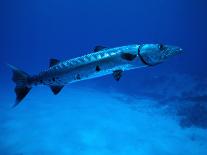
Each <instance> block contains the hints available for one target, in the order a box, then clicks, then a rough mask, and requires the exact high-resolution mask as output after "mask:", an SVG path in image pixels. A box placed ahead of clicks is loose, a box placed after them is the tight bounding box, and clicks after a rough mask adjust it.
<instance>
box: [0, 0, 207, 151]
mask: <svg viewBox="0 0 207 155" xmlns="http://www.w3.org/2000/svg"><path fill="white" fill-rule="evenodd" d="M206 5H207V3H206V2H205V1H204V0H188V1H187V0H182V1H181V0H173V1H170V0H156V1H154V0H139V1H138V0H127V1H124V0H119V1H118V0H117V1H116V0H113V1H112V0H104V1H95V0H85V1H80V0H73V1H71V0H61V1H55V0H44V1H42V0H35V1H27V0H20V1H16V0H1V1H0V21H1V22H0V51H1V52H0V54H1V56H0V75H1V76H0V86H1V87H0V94H1V95H0V155H37V154H38V155H70V154H71V155H76V154H77V155H78V154H80V155H91V154H97V155H102V154H103V155H114V154H120V155H128V154H130V155H134V154H135V155H137V154H139V155H151V154H155V155H168V154H169V155H186V154H188V155H205V154H207V132H206V131H207V72H206V67H207V61H206V58H207V54H206V51H207V46H206V42H207V39H206V36H207V29H206V27H207V18H206V15H207V10H206ZM142 43H164V44H172V45H177V46H180V47H181V48H183V49H184V51H185V53H184V54H182V55H180V56H177V57H174V58H171V59H169V60H168V61H166V62H164V63H162V64H160V65H157V66H155V67H149V68H142V69H138V70H133V71H128V72H124V75H123V77H122V79H121V80H120V81H119V82H116V81H115V80H114V79H113V77H112V76H106V77H102V78H98V79H94V80H88V81H83V82H79V83H75V84H71V85H69V86H67V87H65V88H64V89H63V90H62V91H61V93H60V94H59V95H58V96H54V95H53V94H52V92H51V91H50V89H49V88H47V87H45V86H41V87H36V88H33V89H32V91H31V92H30V93H29V95H28V96H27V97H26V98H25V99H24V101H23V102H22V103H21V105H20V106H18V107H16V108H15V109H11V106H12V105H13V104H14V101H15V93H14V91H13V89H14V84H13V82H12V80H11V76H12V75H11V71H10V69H9V68H8V67H7V66H6V65H5V64H6V63H10V64H12V65H15V66H17V67H19V68H21V69H22V70H24V71H26V72H27V73H29V74H31V75H33V74H37V73H39V72H40V71H41V70H44V69H46V68H47V67H48V64H49V59H50V58H58V59H60V60H66V59H70V58H73V57H76V56H81V55H84V54H86V53H89V52H91V50H92V49H93V48H94V46H96V45H103V46H107V47H116V46H122V45H129V44H142Z"/></svg>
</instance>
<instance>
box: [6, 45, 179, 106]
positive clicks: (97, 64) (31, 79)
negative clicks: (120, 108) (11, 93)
mask: <svg viewBox="0 0 207 155" xmlns="http://www.w3.org/2000/svg"><path fill="white" fill-rule="evenodd" d="M100 47H101V46H99V48H95V52H93V53H90V54H87V55H84V56H81V57H77V58H74V59H70V60H66V61H62V62H60V61H58V60H56V59H51V61H50V67H49V68H48V69H47V70H45V71H43V72H41V73H39V74H38V75H35V76H30V75H29V74H27V73H26V72H24V71H22V70H20V69H18V68H16V67H14V66H12V65H8V66H9V67H10V68H11V69H12V71H13V77H12V80H13V81H14V82H15V83H16V87H15V93H16V103H15V104H14V106H16V105H18V104H19V103H20V102H21V101H22V100H23V99H24V97H25V96H26V95H27V94H28V93H29V91H30V90H31V88H32V87H33V86H36V85H48V86H49V87H50V88H51V90H52V92H53V93H54V94H55V95H56V94H58V93H59V92H60V91H61V90H62V88H63V87H64V86H65V85H67V84H68V83H74V82H78V81H82V80H87V79H93V78H96V77H101V76H105V75H108V74H112V75H113V77H114V79H115V80H116V81H119V79H120V78H121V76H122V72H123V71H126V70H131V69H136V68H141V67H147V66H155V65H157V64H159V63H161V62H163V61H164V60H166V59H168V58H169V57H171V56H174V55H177V54H180V53H182V49H181V48H179V47H176V46H170V45H163V44H142V45H128V46H122V47H116V48H105V47H101V48H100Z"/></svg>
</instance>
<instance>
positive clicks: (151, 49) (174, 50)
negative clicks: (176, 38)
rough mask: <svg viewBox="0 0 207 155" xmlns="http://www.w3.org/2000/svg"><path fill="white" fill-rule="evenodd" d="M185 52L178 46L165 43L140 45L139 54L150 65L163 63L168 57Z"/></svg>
mask: <svg viewBox="0 0 207 155" xmlns="http://www.w3.org/2000/svg"><path fill="white" fill-rule="evenodd" d="M181 53H183V50H182V49H181V48H180V47H177V46H171V45H163V44H143V45H140V47H139V56H140V58H141V59H142V61H143V62H144V63H145V64H147V65H150V66H154V65H156V64H159V63H162V62H163V61H165V60H166V59H168V58H170V57H173V56H175V55H179V54H181Z"/></svg>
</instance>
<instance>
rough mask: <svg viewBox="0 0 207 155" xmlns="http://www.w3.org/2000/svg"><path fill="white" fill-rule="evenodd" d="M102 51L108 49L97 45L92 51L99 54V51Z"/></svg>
mask: <svg viewBox="0 0 207 155" xmlns="http://www.w3.org/2000/svg"><path fill="white" fill-rule="evenodd" d="M104 49H108V47H105V46H101V45H98V46H96V47H95V48H94V49H93V51H94V52H99V51H101V50H104Z"/></svg>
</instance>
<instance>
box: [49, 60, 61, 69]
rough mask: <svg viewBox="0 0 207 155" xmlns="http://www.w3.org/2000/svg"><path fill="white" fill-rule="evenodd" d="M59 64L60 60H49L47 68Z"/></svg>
mask: <svg viewBox="0 0 207 155" xmlns="http://www.w3.org/2000/svg"><path fill="white" fill-rule="evenodd" d="M59 62H60V60H58V59H50V64H49V67H52V66H54V65H57V64H58V63H59Z"/></svg>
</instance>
